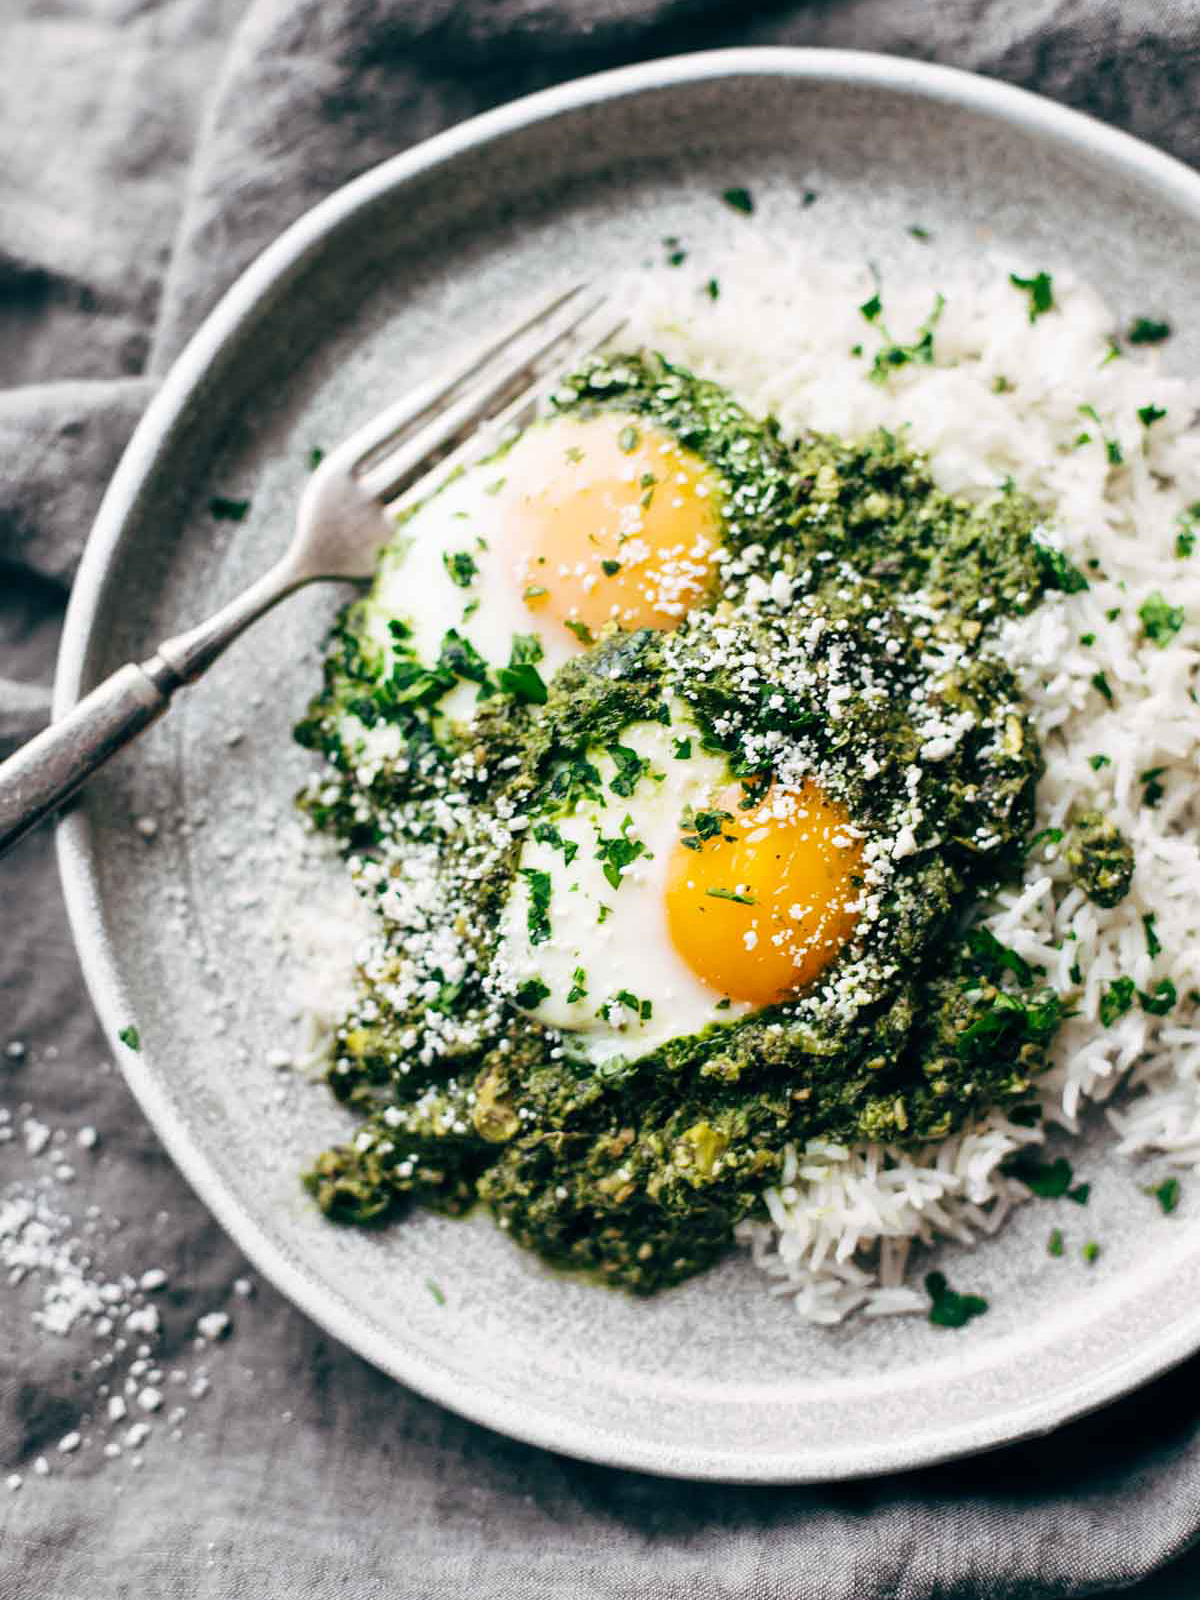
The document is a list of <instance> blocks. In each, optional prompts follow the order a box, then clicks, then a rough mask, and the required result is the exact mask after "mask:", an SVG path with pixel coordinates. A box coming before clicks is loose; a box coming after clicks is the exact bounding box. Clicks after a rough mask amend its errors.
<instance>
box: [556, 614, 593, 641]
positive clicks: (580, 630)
mask: <svg viewBox="0 0 1200 1600" xmlns="http://www.w3.org/2000/svg"><path fill="white" fill-rule="evenodd" d="M563 627H564V628H569V629H570V631H571V632H572V633H573V634H574V635H575V637H576V638H577V639H578V640H579V642H580V644H595V642H596V636H595V634H593V632H592V630H591V629H590V628H589V627H588V625H587V623H586V622H579V621H577V620H576V619H575V618H574V617H564V618H563Z"/></svg>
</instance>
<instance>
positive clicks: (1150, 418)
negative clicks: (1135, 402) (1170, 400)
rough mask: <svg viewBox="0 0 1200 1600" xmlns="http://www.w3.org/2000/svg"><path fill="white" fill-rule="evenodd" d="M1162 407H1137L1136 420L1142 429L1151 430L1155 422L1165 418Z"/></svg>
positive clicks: (1164, 411)
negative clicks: (1137, 419)
mask: <svg viewBox="0 0 1200 1600" xmlns="http://www.w3.org/2000/svg"><path fill="white" fill-rule="evenodd" d="M1166 414H1167V413H1166V410H1165V408H1164V407H1163V406H1154V405H1150V406H1139V407H1138V418H1139V420H1140V422H1141V424H1142V426H1143V427H1144V428H1152V427H1153V426H1154V424H1155V423H1156V422H1161V421H1162V419H1163V418H1164V417H1165V416H1166Z"/></svg>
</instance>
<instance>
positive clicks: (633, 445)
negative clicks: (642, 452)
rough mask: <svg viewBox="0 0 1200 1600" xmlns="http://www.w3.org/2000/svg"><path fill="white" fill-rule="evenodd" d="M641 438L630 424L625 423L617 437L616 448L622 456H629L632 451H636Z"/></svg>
mask: <svg viewBox="0 0 1200 1600" xmlns="http://www.w3.org/2000/svg"><path fill="white" fill-rule="evenodd" d="M641 437H642V436H641V434H640V433H639V432H638V431H637V429H636V428H635V427H634V426H633V424H632V423H626V425H625V426H624V427H623V428H622V429H621V431H620V433H619V434H618V435H617V448H618V449H619V450H621V451H622V452H623V454H625V455H630V454H632V452H633V451H634V450H636V449H637V447H638V444H639V442H640V441H641Z"/></svg>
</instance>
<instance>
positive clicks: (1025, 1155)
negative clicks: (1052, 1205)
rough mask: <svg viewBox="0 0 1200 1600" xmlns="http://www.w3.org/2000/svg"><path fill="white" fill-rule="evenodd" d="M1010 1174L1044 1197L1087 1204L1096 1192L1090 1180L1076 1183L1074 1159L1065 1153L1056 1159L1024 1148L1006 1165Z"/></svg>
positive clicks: (1006, 1172)
mask: <svg viewBox="0 0 1200 1600" xmlns="http://www.w3.org/2000/svg"><path fill="white" fill-rule="evenodd" d="M1003 1170H1004V1172H1005V1174H1006V1176H1008V1177H1010V1178H1016V1179H1018V1180H1019V1181H1020V1182H1021V1183H1023V1184H1024V1185H1025V1187H1026V1188H1027V1189H1031V1190H1032V1191H1033V1193H1034V1194H1036V1195H1038V1196H1039V1197H1040V1198H1041V1199H1043V1200H1062V1199H1064V1198H1065V1199H1067V1200H1073V1201H1074V1202H1075V1204H1076V1205H1077V1206H1085V1205H1087V1202H1088V1196H1089V1195H1090V1194H1091V1192H1092V1186H1091V1184H1089V1183H1074V1182H1073V1181H1072V1180H1073V1179H1074V1176H1075V1174H1074V1172H1073V1171H1072V1170H1071V1163H1070V1162H1069V1161H1068V1160H1067V1159H1066V1157H1065V1156H1057V1157H1056V1158H1055V1159H1054V1160H1053V1161H1040V1160H1039V1159H1038V1157H1037V1156H1035V1155H1034V1154H1033V1152H1032V1151H1031V1150H1022V1151H1020V1152H1019V1153H1018V1154H1017V1155H1015V1156H1011V1157H1010V1158H1009V1159H1008V1160H1007V1161H1006V1162H1005V1163H1004V1168H1003Z"/></svg>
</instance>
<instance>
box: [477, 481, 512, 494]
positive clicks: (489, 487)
mask: <svg viewBox="0 0 1200 1600" xmlns="http://www.w3.org/2000/svg"><path fill="white" fill-rule="evenodd" d="M507 482H508V479H507V478H497V479H496V480H495V481H494V482H493V483H487V484H485V485H484V488H483V492H484V494H499V493H500V491H501V489H503V487H504V485H505V484H506V483H507Z"/></svg>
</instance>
